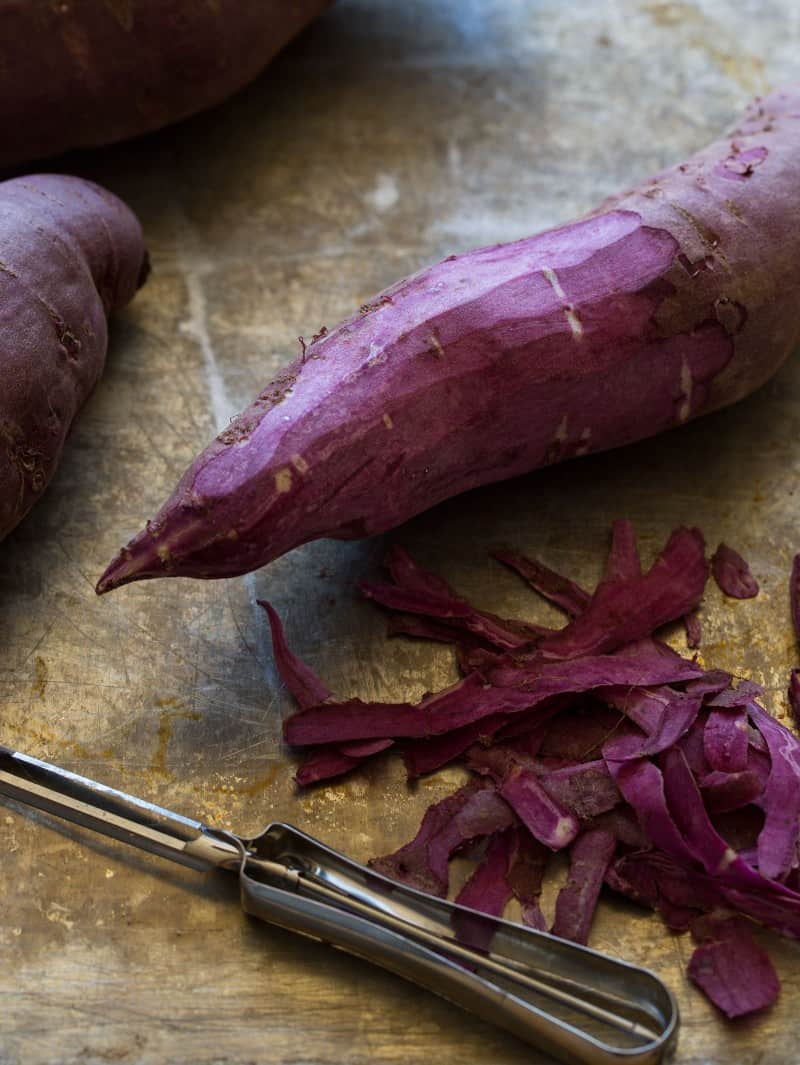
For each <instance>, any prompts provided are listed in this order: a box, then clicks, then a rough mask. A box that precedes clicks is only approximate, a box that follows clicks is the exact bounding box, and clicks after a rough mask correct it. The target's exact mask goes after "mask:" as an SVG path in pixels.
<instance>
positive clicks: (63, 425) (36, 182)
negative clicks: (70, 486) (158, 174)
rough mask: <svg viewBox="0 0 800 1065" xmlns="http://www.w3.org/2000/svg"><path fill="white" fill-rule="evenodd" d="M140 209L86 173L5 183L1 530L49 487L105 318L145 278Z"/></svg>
mask: <svg viewBox="0 0 800 1065" xmlns="http://www.w3.org/2000/svg"><path fill="white" fill-rule="evenodd" d="M146 264H147V257H146V252H145V248H144V242H143V238H142V231H141V228H140V226H139V223H138V221H137V220H136V218H135V216H134V215H133V213H132V212H131V211H130V210H129V209H128V208H127V207H126V206H125V205H124V204H123V203H122V202H121V201H120V200H118V199H117V198H116V196H112V195H111V193H109V192H106V191H105V190H104V189H102V188H100V187H99V186H98V185H94V184H92V183H91V182H88V181H82V180H80V179H79V178H73V177H62V176H59V175H56V174H42V175H37V176H33V177H25V178H15V179H14V180H12V181H5V182H2V183H0V365H2V377H3V388H2V393H1V394H0V539H2V537H4V536H5V535H6V534H7V533H8V532H9V531H10V530H11V529H12V528H13V527H14V526H15V525H16V524H17V522H19V521H20V520H21V519H22V518H23V517H24V515H25V514H26V513H27V512H28V510H29V509H30V508H31V506H33V504H34V503H35V502H36V500H37V499H38V498H39V496H40V495H41V493H42V492H43V491H44V489H45V487H46V486H47V484H48V482H49V480H50V478H51V476H52V474H53V472H54V471H55V468H56V466H57V465H58V461H59V458H60V457H61V452H62V450H63V447H64V441H65V439H66V437H67V433H68V432H69V428H70V426H71V425H72V422H73V420H74V418H75V415H76V414H77V413H78V411H79V410H80V408H81V406H82V405H83V403H84V402H85V400H86V399H87V397H88V396H89V395H90V394H91V392H92V390H93V389H94V387H95V385H96V383H97V381H98V379H99V377H100V374H101V373H102V370H103V364H104V362H105V356H106V346H107V323H106V318H107V315H109V314H110V313H111V312H112V311H113V310H115V309H117V308H118V307H122V306H124V305H125V304H126V303H127V302H128V301H129V300H130V299H131V298H132V296H133V294H134V292H135V291H136V289H137V287H138V286H139V284H140V283H141V282H142V281H143V280H144V276H145V273H146Z"/></svg>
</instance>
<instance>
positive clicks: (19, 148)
mask: <svg viewBox="0 0 800 1065" xmlns="http://www.w3.org/2000/svg"><path fill="white" fill-rule="evenodd" d="M331 2H332V0H291V3H289V2H288V0H115V2H112V0H69V2H65V3H54V2H53V0H0V129H2V131H3V138H2V142H0V166H8V165H10V164H12V163H19V162H25V161H27V160H30V159H38V158H40V157H42V156H46V155H55V154H56V153H57V152H63V151H65V150H66V149H68V148H85V147H90V146H92V145H96V144H110V143H112V142H113V141H118V140H122V139H124V138H126V137H133V136H137V135H138V134H140V133H147V132H148V131H149V130H154V129H159V128H160V127H161V126H166V125H168V124H169V123H171V122H175V121H177V120H178V119H181V118H185V117H186V116H187V115H193V114H195V113H196V112H198V111H202V110H203V109H204V108H207V107H211V106H213V105H214V104H218V103H219V102H220V101H221V100H224V99H225V98H226V97H227V96H230V95H231V94H232V93H234V92H235V91H236V90H237V89H240V88H241V87H242V86H243V85H246V84H247V83H248V82H250V81H252V80H253V78H255V77H256V75H257V74H258V73H259V72H260V71H261V70H262V69H263V68H264V67H265V66H266V64H267V63H268V62H269V60H270V59H272V57H273V56H274V55H275V54H276V53H277V52H279V51H280V49H281V48H283V46H284V45H285V44H286V43H287V42H288V41H289V40H290V39H291V38H292V37H294V36H295V34H296V33H298V32H299V31H300V30H301V29H303V27H304V26H305V25H306V24H307V23H309V22H310V21H311V20H312V19H313V18H314V17H315V16H316V15H318V14H319V13H320V12H321V11H322V10H324V8H326V7H327V6H328V5H329V4H330V3H331Z"/></svg>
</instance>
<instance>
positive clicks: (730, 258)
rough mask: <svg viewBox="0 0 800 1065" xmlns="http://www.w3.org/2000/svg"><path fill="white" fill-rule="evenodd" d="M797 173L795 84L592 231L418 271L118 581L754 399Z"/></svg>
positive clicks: (178, 495)
mask: <svg viewBox="0 0 800 1065" xmlns="http://www.w3.org/2000/svg"><path fill="white" fill-rule="evenodd" d="M798 174H800V85H795V86H792V87H789V88H787V89H784V90H783V91H781V92H776V93H774V94H773V95H771V96H769V97H767V98H766V99H764V100H761V101H756V102H755V103H754V104H753V105H752V106H751V107H750V109H749V110H748V111H747V113H746V115H745V116H744V117H743V118H742V120H741V122H740V123H739V125H738V126H737V127H736V128H735V129H734V130H733V131H732V132H730V133H728V134H727V135H726V136H725V137H723V138H722V139H721V140H719V141H717V142H716V143H714V144H712V145H711V146H710V147H708V148H706V149H705V150H703V151H701V152H700V153H699V154H697V155H695V156H694V157H692V158H691V159H689V160H688V161H687V162H685V163H682V164H680V165H679V166H676V167H673V168H672V169H670V170H666V171H664V172H663V173H661V174H658V175H657V176H656V177H654V178H651V179H650V180H649V181H646V182H644V183H643V184H642V185H640V186H639V187H638V188H635V189H633V190H631V191H628V192H625V193H623V194H621V195H619V196H616V197H614V198H613V199H611V200H609V201H607V202H606V203H604V204H603V205H601V206H600V207H599V208H598V209H597V210H595V211H594V212H593V213H591V214H589V215H588V216H586V217H584V218H583V219H581V220H579V221H577V222H574V223H572V224H570V225H565V226H561V227H560V228H557V229H553V230H550V231H549V232H545V233H542V234H540V235H539V236H535V237H531V238H528V239H525V240H519V241H516V242H515V243H512V244H506V245H497V246H495V247H489V248H483V249H480V250H478V251H473V252H470V253H467V254H465V255H460V256H450V257H449V258H448V259H445V260H444V262H441V263H439V264H438V265H436V266H433V267H430V268H429V269H426V270H423V271H422V272H421V273H418V274H416V275H414V276H413V277H411V278H408V279H406V280H404V281H400V282H399V283H398V284H397V285H395V286H394V287H393V288H390V289H387V290H386V291H385V292H383V293H382V294H381V295H379V296H377V297H376V298H375V299H374V300H372V301H371V302H370V303H368V304H367V305H366V306H364V307H362V308H361V310H360V311H359V312H358V313H357V314H356V315H354V316H353V317H352V318H350V319H349V320H348V321H346V322H344V323H343V324H342V325H340V326H339V327H338V328H337V329H334V330H332V331H330V332H325V331H323V332H322V333H321V334H319V335H318V336H317V337H315V339H314V341H313V342H312V343H311V344H310V345H308V347H307V348H306V350H305V351H304V353H303V357H302V358H300V359H299V360H297V361H296V362H294V363H293V364H292V365H291V366H289V367H288V368H287V369H286V370H285V371H284V372H283V373H282V374H280V375H279V376H278V377H277V378H276V379H275V380H274V381H273V382H272V383H271V384H270V385H268V386H267V388H265V389H264V391H263V392H262V393H261V395H260V396H258V398H257V399H256V400H255V402H254V403H253V404H252V406H250V407H249V408H248V409H247V410H246V411H244V413H243V414H241V415H240V416H239V417H238V418H237V419H236V420H235V421H234V422H233V423H232V424H231V425H230V426H229V428H227V429H226V430H225V431H224V432H223V433H221V434H220V436H218V437H217V439H216V440H215V441H214V442H213V443H212V444H211V445H210V447H208V448H207V449H206V451H205V452H204V453H203V454H202V455H201V456H200V457H199V458H198V459H197V460H196V461H195V462H194V464H193V465H192V466H191V467H190V468H189V469H188V470H187V471H186V473H185V474H184V476H183V478H182V479H181V481H180V483H179V485H178V487H177V489H176V490H175V493H174V494H173V496H172V497H171V499H170V500H168V501H167V503H166V504H165V505H164V507H163V508H162V509H161V511H160V512H159V514H158V515H157V516H156V518H155V519H154V520H153V521H152V522H150V523H148V526H147V528H146V529H145V530H144V531H143V532H141V533H140V534H139V535H138V536H137V537H136V538H135V539H134V540H133V541H132V542H131V543H130V544H129V545H128V547H127V548H126V549H125V550H124V551H123V552H122V553H121V554H120V555H119V556H118V557H117V558H116V559H115V560H114V561H113V562H112V564H111V565H110V567H109V568H108V569H107V570H106V572H105V574H104V575H103V576H102V578H101V579H100V582H99V585H98V590H99V591H101V592H103V591H107V590H108V589H110V588H113V587H115V586H117V585H120V584H124V583H126V582H127V581H131V580H138V579H141V578H147V577H159V576H189V577H227V576H232V575H234V574H239V573H244V572H246V571H248V570H253V569H255V568H256V567H258V566H262V565H264V564H265V563H267V562H269V561H270V560H271V559H274V558H276V557H277V556H278V555H281V554H283V553H284V552H285V551H288V550H289V549H290V548H293V547H296V546H297V545H298V544H301V543H304V542H306V541H308V540H312V539H315V538H317V537H322V536H329V537H337V538H343V539H348V538H354V537H361V536H369V535H371V534H373V533H380V532H383V531H384V530H387V529H390V528H392V527H394V526H396V525H398V524H400V523H401V522H403V521H405V520H406V519H408V518H410V517H412V516H413V515H414V514H417V513H419V512H420V511H422V510H425V509H426V508H428V507H430V506H432V505H433V504H435V503H438V502H440V501H441V500H443V499H446V498H447V497H448V496H452V495H455V494H456V493H458V492H463V491H465V490H467V489H469V488H474V487H475V486H477V485H482V484H487V483H489V482H491V481H496V480H499V479H501V478H505V477H513V476H515V475H517V474H521V473H525V472H526V471H528V470H533V469H536V468H537V467H540V466H544V465H547V464H549V463H554V462H559V461H561V460H563V459H566V458H570V457H572V456H575V455H584V454H586V453H587V452H592V451H600V450H604V449H606V448H612V447H618V446H619V445H621V444H627V443H629V442H630V441H633V440H639V439H641V438H643V437H646V436H650V435H651V434H653V433H657V432H660V431H662V430H665V429H669V428H672V427H673V426H677V425H682V424H683V423H685V422H687V421H689V419H691V418H695V417H697V416H698V415H700V414H703V413H705V412H706V411H711V410H715V409H717V408H718V407H722V406H725V405H726V404H729V403H733V402H735V401H736V400H739V399H741V398H742V397H743V396H746V395H747V394H748V393H750V392H752V391H753V390H754V389H755V388H757V387H758V386H759V385H761V384H762V383H763V382H764V381H766V379H767V378H768V377H770V375H771V374H773V373H774V372H775V371H776V370H777V368H778V367H779V366H780V365H781V363H782V362H783V360H784V359H785V358H786V357H787V355H788V354H789V353H790V352H791V350H792V349H793V348H794V347H795V345H796V344H797V342H798V339H799V338H800V226H798V225H797V224H796V219H797V217H798V216H800V181H798Z"/></svg>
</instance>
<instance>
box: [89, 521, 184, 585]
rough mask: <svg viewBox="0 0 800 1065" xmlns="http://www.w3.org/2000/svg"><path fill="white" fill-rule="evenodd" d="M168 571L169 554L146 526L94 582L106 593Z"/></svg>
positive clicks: (164, 574) (161, 575)
mask: <svg viewBox="0 0 800 1065" xmlns="http://www.w3.org/2000/svg"><path fill="white" fill-rule="evenodd" d="M168 572H169V555H168V554H167V553H166V552H165V550H164V548H163V547H160V546H159V544H158V542H157V540H156V539H155V538H154V537H153V536H151V535H150V533H149V532H148V531H147V530H146V529H145V530H143V531H142V532H141V533H139V535H138V536H137V537H135V538H134V539H133V540H131V542H130V543H129V544H128V546H127V547H123V548H122V550H121V551H119V552H118V553H117V555H116V556H115V557H114V559H113V560H112V561H111V563H110V564H109V565H108V566H107V567H106V569H105V571H104V572H103V574H102V576H101V577H100V580H99V581H98V582H97V584H96V585H95V591H96V592H97V594H98V595H104V594H105V593H106V592H111V591H113V590H114V589H115V588H121V587H122V585H123V584H131V583H133V581H144V580H149V579H150V578H152V577H163V576H166V574H167V573H168Z"/></svg>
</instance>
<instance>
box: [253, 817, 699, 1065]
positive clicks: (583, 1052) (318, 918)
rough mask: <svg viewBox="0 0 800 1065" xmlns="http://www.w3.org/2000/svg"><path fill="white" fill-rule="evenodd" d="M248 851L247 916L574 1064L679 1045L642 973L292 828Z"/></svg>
mask: <svg viewBox="0 0 800 1065" xmlns="http://www.w3.org/2000/svg"><path fill="white" fill-rule="evenodd" d="M246 846H247V851H248V853H249V855H250V856H252V859H253V860H251V861H245V862H244V864H243V868H242V871H241V874H240V880H241V898H242V905H243V908H244V910H245V911H246V912H247V913H249V914H251V915H252V916H255V917H259V918H261V919H262V920H265V921H269V922H270V923H273V924H277V925H280V926H282V927H284V928H287V929H290V930H292V931H294V932H299V933H301V934H304V935H308V936H311V937H312V938H314V939H318V940H322V941H324V942H327V943H329V944H331V945H332V946H334V947H338V948H340V949H342V950H345V951H347V952H348V953H351V954H355V955H358V956H359V957H362V958H365V959H367V960H368V961H371V962H374V963H376V964H378V965H380V966H382V967H383V968H385V969H388V970H390V971H392V972H394V973H397V974H399V975H400V976H403V977H405V978H406V979H409V980H411V981H413V982H414V983H416V984H418V985H420V986H422V987H424V988H426V989H428V990H430V991H433V992H435V993H436V994H438V995H441V996H442V997H444V998H446V999H448V1000H449V1001H451V1002H453V1003H455V1004H457V1005H459V1006H461V1007H462V1008H464V1009H467V1010H469V1011H470V1012H472V1013H475V1014H477V1015H478V1016H480V1017H482V1018H484V1019H485V1020H488V1021H490V1022H492V1023H494V1024H497V1025H500V1026H502V1027H504V1028H506V1029H507V1030H509V1031H511V1032H513V1033H514V1034H515V1035H517V1036H519V1037H521V1038H522V1039H524V1040H526V1041H527V1042H529V1043H531V1044H533V1045H535V1046H538V1047H540V1048H541V1049H542V1050H545V1051H546V1052H547V1053H549V1054H551V1055H552V1056H553V1057H556V1058H558V1059H560V1060H561V1061H564V1062H567V1063H569V1065H620V1063H623V1062H630V1063H631V1065H656V1063H658V1062H661V1061H662V1060H664V1057H665V1055H666V1054H667V1053H668V1052H669V1051H670V1050H671V1049H672V1048H673V1046H674V1043H675V1039H676V1035H677V1026H678V1013H677V1007H676V1004H675V1001H674V999H673V997H672V995H671V994H670V992H669V991H668V990H667V988H666V987H665V986H664V985H663V984H662V983H661V981H660V980H659V979H658V978H657V977H656V976H655V975H654V974H653V973H650V972H649V971H648V970H645V969H641V968H638V967H636V966H632V965H628V964H626V963H624V962H620V961H617V960H615V959H613V958H610V957H608V956H606V955H603V954H600V953H598V952H596V951H593V950H590V949H589V948H587V947H581V946H578V945H576V944H573V943H569V942H566V941H564V940H560V939H558V938H556V937H554V936H550V935H548V934H547V933H544V932H538V931H535V930H533V929H529V928H524V927H522V926H520V925H516V924H512V923H511V922H508V921H503V920H500V919H497V918H493V917H488V916H486V915H485V914H481V913H478V912H476V911H474V910H468V909H465V908H464V907H461V906H456V905H455V904H454V903H450V902H448V901H446V900H443V899H437V898H434V897H432V896H430V895H426V894H423V893H422V892H418V891H415V890H414V889H413V888H409V887H406V886H405V885H402V884H397V883H395V882H394V881H391V880H388V879H387V878H386V877H383V876H381V875H380V874H378V873H375V872H373V871H372V870H370V869H368V868H366V867H365V866H362V865H359V864H358V863H357V862H354V861H352V860H351V859H349V858H346V857H344V856H343V855H341V854H338V853H337V852H336V851H334V850H332V849H330V848H328V847H326V846H324V845H323V844H321V843H319V842H318V841H316V840H314V839H312V838H311V837H310V836H307V835H305V834H304V833H302V832H300V831H299V830H297V829H295V828H293V827H291V826H289V825H283V824H274V825H270V826H269V827H268V828H267V829H266V830H265V832H264V833H263V834H262V835H261V836H259V837H257V838H256V839H254V840H249V841H247V844H246ZM271 867H272V868H281V869H283V870H284V871H286V870H288V871H289V872H290V877H289V878H288V879H287V876H286V875H285V873H284V875H283V876H280V877H274V878H273V877H272V876H271V875H270V874H269V872H266V873H265V870H269V869H270V868H271ZM287 886H291V888H293V890H287Z"/></svg>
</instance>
